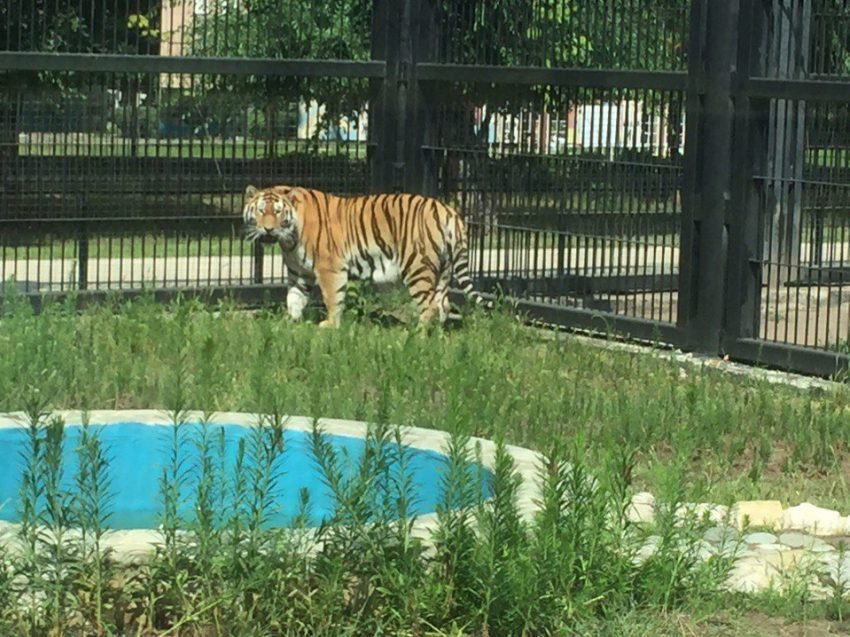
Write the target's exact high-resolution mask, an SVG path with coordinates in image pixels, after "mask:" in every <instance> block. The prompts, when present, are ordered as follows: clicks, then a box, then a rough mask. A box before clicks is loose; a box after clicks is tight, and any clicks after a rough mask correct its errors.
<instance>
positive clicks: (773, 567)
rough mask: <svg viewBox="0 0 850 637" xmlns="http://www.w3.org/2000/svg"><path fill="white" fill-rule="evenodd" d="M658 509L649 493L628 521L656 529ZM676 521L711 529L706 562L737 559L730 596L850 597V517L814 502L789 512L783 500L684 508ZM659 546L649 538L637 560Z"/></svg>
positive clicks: (702, 553) (636, 499) (704, 543)
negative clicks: (801, 593)
mask: <svg viewBox="0 0 850 637" xmlns="http://www.w3.org/2000/svg"><path fill="white" fill-rule="evenodd" d="M655 505H656V503H655V497H654V496H653V495H652V494H651V493H649V492H648V491H643V492H640V493H636V494H635V495H634V496H632V499H631V502H630V504H629V506H628V509H627V511H626V514H627V517H628V518H629V520H630V521H632V522H633V523H636V524H641V525H645V526H647V527H651V525H652V524H653V523H654V521H655ZM676 516H677V518H678V519H680V520H685V519H686V518H687V517H688V516H691V517H696V518H701V519H704V520H706V521H708V522H709V523H710V524H711V526H709V527H708V529H707V530H706V531H705V533H704V534H703V537H702V539H701V541H700V546H699V549H698V556H699V558H700V559H701V560H705V559H708V558H709V557H712V556H713V555H718V554H719V555H725V556H731V557H734V558H735V559H734V563H733V567H732V570H731V572H730V573H729V577H728V579H727V580H726V588H727V589H728V590H732V591H739V592H744V593H757V592H760V591H765V590H770V589H773V590H777V591H787V590H790V588H791V587H792V586H796V587H798V588H797V590H799V588H800V587H803V588H805V590H807V591H808V593H809V594H810V595H811V597H812V598H813V599H826V598H828V597H831V596H833V595H836V594H839V595H841V596H848V595H850V516H844V515H841V514H840V513H839V512H838V511H834V510H832V509H825V508H822V507H817V506H815V505H813V504H811V503H808V502H804V503H802V504H799V505H796V506H789V507H783V505H782V502H780V501H779V500H741V501H739V502H736V503H735V504H733V505H732V506H731V507H727V506H724V505H721V504H711V503H699V504H683V505H682V506H680V507H679V510H678V511H677V512H676ZM657 543H658V537H657V536H652V535H651V536H649V537H648V538H647V539H646V541H645V542H644V543H643V545H642V546H641V547H640V548H639V549H638V551H637V553H636V556H635V557H636V558H637V559H646V558H647V557H649V556H650V555H652V553H653V552H654V550H655V547H656V546H657ZM842 545H844V548H840V547H841V546H842Z"/></svg>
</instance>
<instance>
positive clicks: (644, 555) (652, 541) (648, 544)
mask: <svg viewBox="0 0 850 637" xmlns="http://www.w3.org/2000/svg"><path fill="white" fill-rule="evenodd" d="M660 543H661V538H660V537H659V536H657V535H650V536H649V537H648V538H646V541H645V542H644V543H643V546H641V547H640V548H639V549H638V550H637V551H636V552H635V554H634V555H633V556H632V563H633V564H634V565H635V566H640V565H641V564H643V563H644V562H645V561H646V560H648V559H649V558H650V557H652V556H653V555H654V554H655V552H656V551H657V550H658V545H659V544H660Z"/></svg>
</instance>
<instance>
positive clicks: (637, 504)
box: [626, 491, 655, 524]
mask: <svg viewBox="0 0 850 637" xmlns="http://www.w3.org/2000/svg"><path fill="white" fill-rule="evenodd" d="M626 518H627V519H628V520H629V522H633V523H639V524H652V522H653V521H654V520H655V496H654V495H652V494H651V493H648V492H646V491H643V492H641V493H635V494H634V496H632V501H631V502H630V503H629V506H628V508H627V509H626Z"/></svg>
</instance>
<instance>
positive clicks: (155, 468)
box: [0, 422, 489, 529]
mask: <svg viewBox="0 0 850 637" xmlns="http://www.w3.org/2000/svg"><path fill="white" fill-rule="evenodd" d="M222 429H223V430H224V473H225V474H226V475H225V476H224V481H225V483H226V484H227V489H226V493H225V495H224V502H223V505H224V509H225V510H227V509H229V508H230V507H229V505H230V504H231V503H232V498H231V496H230V493H229V492H230V491H231V487H232V480H233V474H234V471H233V467H234V464H235V462H236V458H237V450H238V447H239V441H240V440H243V439H244V440H245V448H246V451H247V452H246V454H245V462H246V464H248V465H250V459H251V454H250V451H249V450H250V449H251V437H252V436H253V435H254V433H252V428H250V427H243V426H239V425H227V424H224V425H214V426H211V427H210V430H211V433H212V435H211V439H212V440H213V441H214V443H215V444H214V445H213V446H214V447H217V446H218V444H219V443H218V441H219V439H220V435H221V434H220V432H221V430H222ZM90 430H91V432H93V433H96V434H97V435H98V436H99V438H100V440H101V442H102V444H103V446H104V449H105V455H106V458H107V460H108V462H109V465H108V470H107V476H108V479H109V481H110V486H109V493H110V494H111V496H112V500H111V502H110V506H109V511H110V513H111V515H110V517H109V519H108V527H109V528H112V529H152V528H156V527H157V526H159V524H160V514H161V511H162V504H161V500H162V498H161V494H160V479H161V476H162V472H163V469H164V468H165V467H166V466H167V465H168V463H169V458H170V453H171V446H172V438H173V433H174V430H173V427H172V426H170V425H143V424H140V423H132V422H126V423H115V424H110V425H106V426H103V425H91V426H90ZM81 433H82V429H81V427H80V426H76V425H68V426H66V427H65V439H64V443H63V477H62V483H61V484H62V488H63V490H67V492H68V493H72V492H73V491H74V489H75V487H74V482H73V481H74V477H75V475H76V473H77V468H78V460H77V453H76V448H77V447H78V443H79V440H80V435H81ZM200 433H201V425H200V424H198V423H188V424H187V425H185V426H184V427H183V428H181V430H180V439H181V446H180V461H181V463H182V469H183V471H184V474H183V483H182V486H181V489H180V494H181V504H180V508H179V512H180V514H181V517H183V519H185V520H189V519H191V518H192V517H193V509H194V506H195V497H194V489H195V486H196V485H197V477H196V476H197V473H198V465H199V460H200V455H199V452H198V449H197V446H196V443H197V441H198V439H199V436H200ZM28 435H29V434H28V432H27V431H26V430H25V429H23V428H21V429H0V454H2V455H0V457H2V460H3V461H2V462H0V520H6V521H13V522H14V521H16V520H17V519H18V517H17V516H18V511H19V505H20V488H21V475H22V469H23V466H24V459H23V452H24V451H25V450H26V448H27V436H28ZM327 439H328V440H329V441H330V442H331V443H332V445H333V447H334V449H335V450H336V452H337V456H338V458H340V460H341V462H340V465H341V468H342V469H343V471H344V473H345V475H346V476H351V475H352V474H353V473H354V472H355V471H356V469H357V462H358V461H359V460H360V458H361V457H362V454H363V449H364V441H363V440H362V439H360V438H352V437H346V436H332V435H327ZM283 450H284V451H283V454H282V455H281V456H280V460H279V462H278V464H277V465H276V466H277V471H278V475H279V477H278V481H277V486H276V488H275V489H273V490H272V494H273V498H274V501H273V507H272V508H271V510H270V516H269V518H268V520H267V526H279V527H284V526H287V525H291V523H292V519H293V516H295V515H296V514H297V513H298V511H299V508H300V507H299V505H300V500H301V495H300V494H301V490H302V489H306V490H307V492H308V493H309V505H310V523H311V524H318V523H319V522H320V521H321V520H322V519H326V518H327V517H329V516H330V515H332V513H333V507H334V503H333V500H332V498H331V497H330V493H329V490H328V489H327V488H326V487H325V486H324V483H323V482H322V479H321V475H320V473H319V471H318V467H317V464H316V462H315V458H314V455H313V452H312V449H311V442H310V434H309V433H304V432H299V431H292V430H286V431H285V433H284V440H283ZM213 458H214V460H213V462H214V466H215V467H217V468H218V467H221V462H220V460H218V459H217V458H216V454H213ZM407 458H408V468H407V470H406V475H407V476H409V478H410V480H411V482H412V483H413V485H414V487H415V489H414V491H415V501H414V502H413V506H412V507H411V510H410V512H411V514H416V515H421V514H423V513H430V512H432V511H434V510H435V507H436V505H437V503H438V501H439V500H440V496H441V493H440V488H439V484H440V479H441V475H442V473H443V471H444V461H445V457H444V456H443V455H441V454H439V453H436V452H432V451H420V450H417V449H413V448H408V456H407ZM397 469H398V468H397V467H393V468H391V471H392V472H393V473H398V471H397ZM470 471H471V472H473V471H474V474H475V475H476V476H481V475H482V474H481V472H478V471H475V470H474V469H473V467H470ZM217 473H221V469H220V468H219V469H218V471H217ZM246 473H250V471H248V472H246ZM484 475H488V472H485V473H484ZM487 482H489V481H488V480H482V484H481V485H480V486H481V489H482V493H484V492H485V490H486V489H487V486H486V483H487Z"/></svg>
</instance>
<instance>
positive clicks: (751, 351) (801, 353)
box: [725, 338, 850, 378]
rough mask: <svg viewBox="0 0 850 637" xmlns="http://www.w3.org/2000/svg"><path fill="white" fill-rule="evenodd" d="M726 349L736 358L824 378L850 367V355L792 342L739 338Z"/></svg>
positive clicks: (728, 344) (726, 346) (727, 344)
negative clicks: (792, 343)
mask: <svg viewBox="0 0 850 637" xmlns="http://www.w3.org/2000/svg"><path fill="white" fill-rule="evenodd" d="M725 349H726V353H727V354H729V356H730V357H731V358H732V359H735V360H740V361H743V362H746V363H749V364H755V365H762V366H764V367H770V368H774V369H779V370H783V371H787V370H792V371H795V372H798V373H801V374H811V375H813V376H821V377H824V378H828V377H831V376H834V375H835V374H836V373H839V372H842V371H846V370H848V369H850V356H848V355H847V354H841V353H839V352H834V351H829V350H825V349H815V348H812V347H802V346H799V345H791V344H789V343H772V342H770V341H764V340H760V339H755V338H751V339H750V338H748V339H737V340H734V341H731V342H728V343H726V345H725Z"/></svg>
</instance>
